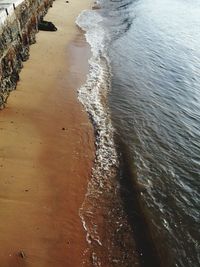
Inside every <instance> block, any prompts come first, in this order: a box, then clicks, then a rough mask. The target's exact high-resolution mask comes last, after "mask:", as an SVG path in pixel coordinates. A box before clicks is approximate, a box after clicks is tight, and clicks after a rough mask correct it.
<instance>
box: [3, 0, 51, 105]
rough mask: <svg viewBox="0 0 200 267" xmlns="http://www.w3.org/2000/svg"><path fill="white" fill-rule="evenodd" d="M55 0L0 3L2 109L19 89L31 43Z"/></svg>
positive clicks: (25, 0)
mask: <svg viewBox="0 0 200 267" xmlns="http://www.w3.org/2000/svg"><path fill="white" fill-rule="evenodd" d="M52 3H53V0H3V1H1V2H0V109H2V108H4V107H5V104H6V100H7V98H8V96H9V93H10V92H11V91H12V90H14V89H15V88H16V84H17V81H18V80H19V72H20V70H21V68H22V67H23V62H24V61H26V60H27V59H28V57H29V46H30V45H31V44H33V43H35V35H36V33H37V32H38V21H39V20H40V19H41V18H42V17H44V15H45V14H46V13H47V10H48V8H49V7H51V6H52Z"/></svg>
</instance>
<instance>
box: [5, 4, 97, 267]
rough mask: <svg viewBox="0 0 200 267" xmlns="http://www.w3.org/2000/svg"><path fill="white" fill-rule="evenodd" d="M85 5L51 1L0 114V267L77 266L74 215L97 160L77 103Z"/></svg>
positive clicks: (82, 75)
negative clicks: (47, 28)
mask: <svg viewBox="0 0 200 267" xmlns="http://www.w3.org/2000/svg"><path fill="white" fill-rule="evenodd" d="M90 4H91V2H90V1H88V0H87V1H78V0H73V1H70V2H69V3H66V2H65V1H64V0H56V1H55V2H54V4H53V8H51V9H50V10H49V12H48V14H47V15H46V17H45V20H49V21H52V22H53V23H54V24H55V25H56V27H57V28H58V31H57V32H39V33H38V34H37V43H36V44H34V45H32V46H31V49H30V59H29V60H28V61H27V62H26V63H25V64H24V68H23V69H22V72H21V73H20V82H19V83H18V86H17V90H16V91H14V92H12V93H11V95H10V97H9V99H8V104H7V107H6V108H5V109H4V110H3V111H1V112H0V177H1V179H0V232H1V235H0V266H2V267H16V266H20V267H23V266H34V267H46V266H48V267H62V266H65V267H66V266H69V267H70V266H73V267H76V266H82V265H83V258H84V255H83V254H84V251H85V249H86V248H87V244H86V240H85V232H84V230H83V227H82V223H81V220H80V218H79V214H78V212H79V208H80V207H81V204H82V202H83V199H84V195H85V193H86V189H87V181H88V179H89V177H90V174H91V168H92V164H93V159H94V142H93V141H94V140H93V138H94V137H93V128H92V126H91V124H90V122H89V120H88V117H87V114H86V112H85V111H84V109H83V107H82V106H81V104H80V103H79V102H78V100H77V88H79V86H80V85H81V84H83V83H84V81H85V79H86V73H87V71H88V63H87V60H88V57H89V53H90V51H89V48H88V46H87V44H86V42H85V40H84V36H83V34H82V33H81V32H80V30H79V29H78V28H77V27H76V26H75V18H76V17H77V15H78V14H79V13H80V12H81V10H83V9H86V8H89V7H90Z"/></svg>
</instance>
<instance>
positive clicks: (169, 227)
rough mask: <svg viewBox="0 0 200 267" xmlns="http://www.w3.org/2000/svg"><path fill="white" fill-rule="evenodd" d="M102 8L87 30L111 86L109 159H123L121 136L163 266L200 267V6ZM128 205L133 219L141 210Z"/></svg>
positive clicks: (183, 0) (123, 2) (122, 4)
mask: <svg viewBox="0 0 200 267" xmlns="http://www.w3.org/2000/svg"><path fill="white" fill-rule="evenodd" d="M99 3H100V4H101V6H102V9H101V10H96V11H92V12H91V13H90V14H88V16H87V21H88V22H89V23H88V25H87V27H86V28H85V30H86V31H87V37H88V41H89V42H90V44H92V50H93V55H94V56H95V58H96V60H97V58H98V60H99V61H98V64H99V65H101V66H102V68H103V70H104V73H105V72H106V73H108V72H109V73H110V74H109V75H103V76H101V81H103V82H105V80H107V82H108V79H111V84H109V86H108V87H107V89H106V90H109V107H110V110H111V120H112V124H113V126H114V128H115V132H113V129H112V130H111V134H110V133H109V134H108V136H110V138H111V144H109V143H107V147H109V148H111V149H110V150H109V153H111V152H114V154H113V155H114V157H113V159H116V160H117V156H116V154H115V153H116V151H115V148H114V147H113V141H112V138H113V134H114V135H115V139H116V145H117V149H118V152H119V153H118V154H119V156H120V158H121V160H122V162H123V165H121V166H123V168H124V169H122V170H121V180H123V182H122V184H123V186H125V184H126V182H124V180H126V179H127V177H128V179H129V181H132V184H133V188H134V186H135V184H137V185H138V184H139V185H138V189H137V196H138V192H140V193H139V196H140V204H141V206H140V208H141V207H142V209H143V211H145V212H144V214H145V215H144V216H145V221H146V222H147V225H148V227H149V228H148V229H149V230H150V232H151V234H152V237H153V240H154V243H155V244H156V247H157V252H158V256H159V257H160V259H161V265H162V266H184V267H186V266H187V267H188V266H193V267H196V266H199V262H200V252H199V240H200V233H199V219H200V202H199V197H200V187H199V186H200V172H199V169H200V141H199V140H200V130H199V129H200V31H199V29H200V2H198V1H196V0H193V1H187V0H173V1H172V0H163V1H158V0H146V1H144V0H138V1H133V0H118V1H103V0H102V1H99ZM91 14H92V15H91ZM88 19H89V20H88ZM91 25H92V26H91ZM91 27H92V28H93V32H91ZM95 27H96V28H95ZM95 33H96V35H95ZM102 58H104V59H105V60H106V61H107V64H106V66H105V65H104V66H103V65H102V62H101V60H102ZM100 59H101V60H100ZM93 63H94V61H93ZM111 74H112V77H111V76H110V75H111ZM98 77H99V76H98V75H97V76H96V78H95V79H98ZM110 77H111V78H110ZM93 78H94V77H93ZM94 102H95V101H94ZM108 114H109V111H107V113H105V114H103V116H107V115H108ZM97 117H98V113H97ZM106 123H107V122H106ZM108 125H110V121H109V122H108ZM109 127H110V126H109ZM103 128H106V126H105V125H104V126H103ZM111 128H112V127H111ZM103 138H104V137H103ZM110 145H111V146H110ZM100 154H101V153H100ZM108 157H110V156H108ZM111 158H112V157H111ZM99 160H101V157H100V158H99ZM103 160H104V162H105V164H104V165H103V168H104V167H106V160H105V158H103ZM116 162H117V161H116ZM111 165H112V163H111ZM117 167H118V166H117ZM109 168H110V165H109V164H108V169H109ZM101 171H102V170H101ZM136 181H137V183H136ZM119 184H120V183H119ZM127 184H128V183H127ZM129 185H130V184H129ZM118 186H120V185H118ZM129 187H130V186H129ZM129 194H130V192H129ZM134 194H135V192H134V191H133V192H132V195H133V199H134ZM123 197H124V198H126V194H125V193H123ZM125 202H126V207H128V208H127V210H128V213H129V212H131V210H134V209H135V207H134V204H133V205H132V203H131V202H130V201H129V203H127V202H128V201H125ZM127 210H126V212H127ZM130 234H131V232H130ZM141 249H142V248H141ZM139 250H140V249H139ZM118 266H121V265H119V264H118ZM127 266H128V265H127ZM129 266H130V265H129ZM131 266H132V265H131ZM147 266H148V265H147Z"/></svg>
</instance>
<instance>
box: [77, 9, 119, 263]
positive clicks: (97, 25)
mask: <svg viewBox="0 0 200 267" xmlns="http://www.w3.org/2000/svg"><path fill="white" fill-rule="evenodd" d="M101 23H102V17H101V15H100V14H99V13H98V12H96V11H94V10H93V11H92V10H84V11H83V12H82V13H81V14H80V15H79V17H78V18H77V20H76V24H77V25H78V26H79V27H80V28H81V29H82V30H84V31H85V36H86V40H87V42H88V43H89V44H90V46H91V51H92V57H91V58H90V59H89V74H88V76H87V81H86V83H85V84H84V85H83V86H81V88H80V89H79V90H78V99H79V101H80V102H81V103H82V104H83V106H84V107H85V109H86V111H87V113H88V114H89V117H90V119H91V121H92V123H93V126H94V130H95V137H96V141H95V145H96V156H95V163H94V167H93V170H92V177H91V179H90V181H89V184H88V189H87V193H86V196H85V200H84V202H83V205H82V207H81V208H80V210H79V215H80V217H81V220H82V223H83V227H84V229H85V230H86V232H87V241H88V243H89V244H93V245H96V246H103V240H102V238H101V234H100V229H99V227H98V223H97V221H96V219H97V217H98V216H100V214H99V213H100V209H99V210H98V208H100V207H98V206H99V202H100V201H99V200H100V199H101V198H102V195H103V194H104V192H106V191H109V190H110V187H111V185H110V179H112V177H113V174H114V173H116V169H117V167H118V156H117V152H116V149H115V144H114V138H113V133H114V129H113V127H112V124H111V119H110V112H109V108H108V105H107V93H108V91H109V90H110V81H111V70H110V64H109V60H108V57H107V49H106V45H107V44H108V43H109V39H108V36H107V34H106V31H105V29H104V28H103V26H102V25H101ZM94 253H95V252H93V254H94ZM93 254H92V255H93ZM93 256H94V255H93ZM92 258H93V264H94V265H95V266H101V263H100V262H101V261H100V259H99V257H98V256H97V255H96V254H95V257H92Z"/></svg>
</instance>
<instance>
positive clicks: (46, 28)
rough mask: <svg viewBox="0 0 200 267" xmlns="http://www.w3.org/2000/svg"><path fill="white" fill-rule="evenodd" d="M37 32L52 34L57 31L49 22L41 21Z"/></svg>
mask: <svg viewBox="0 0 200 267" xmlns="http://www.w3.org/2000/svg"><path fill="white" fill-rule="evenodd" d="M38 30H40V31H50V32H54V31H57V28H56V26H55V25H54V24H53V23H52V22H51V21H45V20H43V21H41V22H39V24H38Z"/></svg>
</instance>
